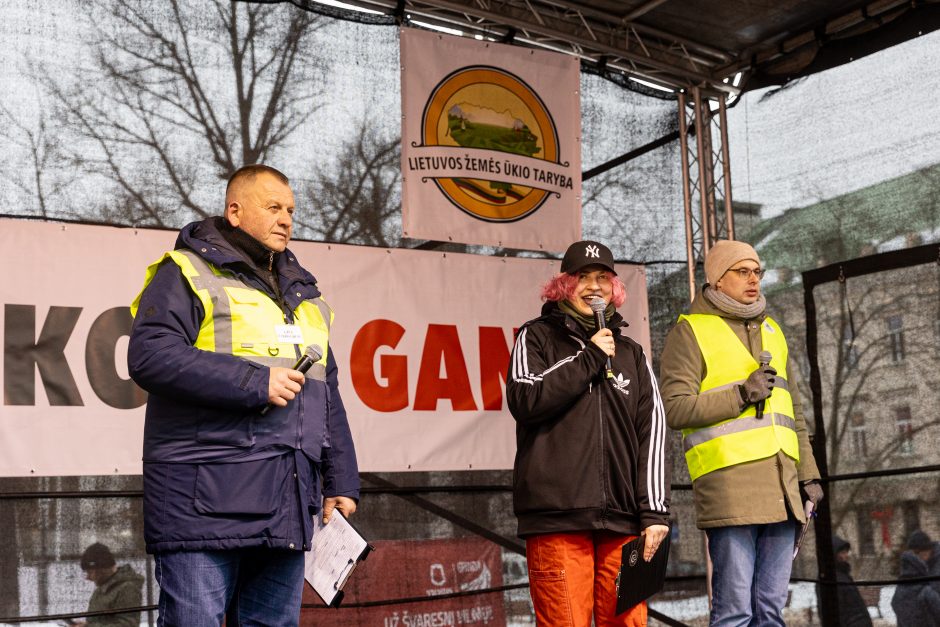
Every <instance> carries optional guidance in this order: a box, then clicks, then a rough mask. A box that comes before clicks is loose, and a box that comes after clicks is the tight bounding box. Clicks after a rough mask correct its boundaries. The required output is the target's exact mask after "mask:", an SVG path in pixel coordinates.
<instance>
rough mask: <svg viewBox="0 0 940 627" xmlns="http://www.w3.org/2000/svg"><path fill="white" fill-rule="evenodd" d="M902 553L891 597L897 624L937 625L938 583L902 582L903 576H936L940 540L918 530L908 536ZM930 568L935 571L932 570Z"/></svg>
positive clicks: (909, 626)
mask: <svg viewBox="0 0 940 627" xmlns="http://www.w3.org/2000/svg"><path fill="white" fill-rule="evenodd" d="M906 546H907V550H905V551H904V552H903V553H901V572H900V575H899V576H898V578H899V579H900V580H901V581H899V582H898V586H897V588H896V589H895V591H894V596H893V597H892V598H891V608H892V609H893V610H894V613H895V615H896V616H897V617H898V627H940V592H938V591H937V586H938V582H923V583H904V581H903V580H904V579H913V578H915V577H927V576H928V575H931V574H933V575H936V574H940V573H937V572H936V571H937V564H938V562H940V543H937V542H933V541H932V540H931V539H930V536H928V535H927V534H926V533H924V532H923V531H921V530H919V529H918V530H917V531H914V532H913V533H911V536H910V537H909V538H908V539H907V545H906ZM931 567H933V568H934V572H931Z"/></svg>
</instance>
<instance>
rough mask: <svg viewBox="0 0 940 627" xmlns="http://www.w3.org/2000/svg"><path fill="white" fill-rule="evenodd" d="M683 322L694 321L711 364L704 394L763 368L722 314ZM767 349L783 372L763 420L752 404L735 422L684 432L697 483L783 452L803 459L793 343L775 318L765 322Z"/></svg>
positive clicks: (690, 317)
mask: <svg viewBox="0 0 940 627" xmlns="http://www.w3.org/2000/svg"><path fill="white" fill-rule="evenodd" d="M679 320H685V321H686V322H688V323H689V326H690V327H691V328H692V332H693V333H694V334H695V339H696V340H697V341H698V346H699V349H700V350H701V351H702V357H703V358H704V360H705V369H706V374H705V378H704V379H703V380H702V382H701V384H700V385H699V394H705V393H707V392H711V391H714V390H720V389H724V388H729V387H732V386H735V385H738V384H740V383H744V381H746V380H747V377H748V376H749V375H750V374H751V372H753V371H754V370H755V369H756V368H757V367H758V365H759V364H758V363H757V360H755V359H754V357H753V356H752V355H751V353H750V352H749V351H748V349H747V348H746V347H745V346H744V344H743V343H742V342H741V340H740V339H738V336H737V335H735V333H734V331H733V330H732V329H731V327H730V326H728V323H727V322H725V321H724V320H723V319H722V318H721V317H720V316H715V315H710V314H689V315H683V316H679ZM761 345H762V347H763V350H765V351H768V352H770V355H771V361H770V365H771V366H773V367H774V368H776V370H777V375H776V377H775V384H774V389H773V393H772V394H771V395H770V396H769V397H768V398H767V400H766V401H765V402H764V413H763V416H762V417H761V418H759V419H758V418H757V415H756V414H757V411H756V408H755V406H754V405H753V404H751V405H748V406H747V407H746V408H745V409H744V411H743V412H741V413H740V414H739V415H738V416H735V417H734V418H729V419H728V420H722V421H721V422H718V423H715V424H713V425H709V426H707V427H702V428H698V429H683V430H682V444H683V447H684V449H685V461H686V463H687V464H688V466H689V475H690V476H691V477H692V481H695V480H696V479H698V478H699V477H701V476H702V475H704V474H707V473H709V472H712V471H714V470H718V469H720V468H727V467H728V466H734V465H736V464H743V463H745V462H750V461H754V460H758V459H764V458H766V457H770V456H771V455H775V454H776V453H777V451H781V450H782V451H783V452H784V453H785V454H786V455H788V456H790V457H792V458H793V459H794V460H796V461H799V460H800V446H799V442H798V440H797V437H796V421H795V420H794V418H793V399H792V397H791V396H790V390H789V387H788V383H787V380H786V373H787V341H786V338H785V337H784V336H783V331H782V330H781V329H780V326H779V325H778V324H777V323H776V322H775V321H774V320H773V319H771V318H765V319H764V322H763V323H761Z"/></svg>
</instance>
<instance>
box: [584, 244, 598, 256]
mask: <svg viewBox="0 0 940 627" xmlns="http://www.w3.org/2000/svg"><path fill="white" fill-rule="evenodd" d="M584 256H585V257H594V258H598V257H600V256H601V251H600V249H599V248H598V247H597V246H595V245H594V244H588V245H587V248H585V249H584Z"/></svg>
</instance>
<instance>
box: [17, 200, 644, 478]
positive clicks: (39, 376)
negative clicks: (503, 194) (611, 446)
mask: <svg viewBox="0 0 940 627" xmlns="http://www.w3.org/2000/svg"><path fill="white" fill-rule="evenodd" d="M175 241H176V232H171V231H158V230H136V229H130V228H123V229H122V228H114V227H102V226H84V225H74V224H60V223H51V222H35V221H27V220H9V219H0V264H2V267H3V268H5V269H6V270H5V271H4V278H3V281H2V283H0V305H2V307H0V329H2V332H3V337H2V345H3V359H2V363H0V380H2V382H3V405H2V406H0V476H29V475H101V474H114V473H119V474H138V473H140V472H141V466H140V457H141V437H142V436H141V434H142V429H143V416H144V408H143V404H144V402H145V401H146V395H145V394H144V393H143V392H142V391H141V390H140V389H139V388H137V386H136V385H135V384H134V383H133V382H132V381H131V380H130V379H129V378H128V374H127V363H126V361H127V359H126V355H127V334H128V332H129V330H130V322H131V319H130V313H129V310H128V306H129V304H130V302H131V300H132V299H133V298H134V296H136V294H137V293H138V291H139V290H140V287H141V284H142V282H143V278H144V269H145V268H146V267H147V265H148V264H150V263H151V262H153V261H154V260H156V259H157V258H158V257H159V256H160V255H161V254H162V253H163V252H164V251H166V250H169V249H171V248H172V247H173V244H174V242H175ZM291 250H292V251H293V252H294V253H295V254H296V255H297V257H298V258H299V259H300V261H301V263H302V264H303V265H304V266H305V267H306V268H307V269H309V270H310V271H311V272H312V273H313V274H314V275H315V276H316V277H317V279H318V281H319V285H320V289H321V291H322V292H323V295H324V298H325V299H326V301H327V302H328V303H329V304H330V305H331V306H332V307H333V309H334V310H335V311H336V321H335V323H334V326H333V336H332V337H331V342H330V349H331V350H333V351H334V355H335V356H336V360H337V363H338V366H339V372H340V388H341V392H342V396H343V401H344V403H345V405H346V410H347V413H348V414H349V422H350V425H351V426H352V431H353V437H354V438H355V441H356V449H357V452H358V455H359V463H360V468H361V469H362V470H363V471H376V472H379V471H400V470H466V469H499V468H511V467H512V461H513V456H514V453H515V431H514V424H513V420H512V417H511V416H510V415H509V412H508V411H507V409H506V400H505V376H506V371H507V367H508V362H509V351H510V350H511V348H512V339H513V329H514V328H517V327H518V326H520V325H521V324H522V323H523V322H525V321H526V320H529V319H531V318H534V317H536V316H537V315H538V313H539V309H540V306H541V303H540V301H539V290H540V286H541V285H542V284H544V283H545V282H546V281H547V280H548V279H549V278H551V276H552V275H553V274H554V273H555V272H557V271H558V262H557V261H548V260H533V259H517V258H501V257H484V256H479V255H461V254H450V253H448V254H442V253H435V252H428V251H415V250H401V249H392V250H386V249H381V248H367V247H362V246H344V245H335V244H333V245H331V244H320V243H312V242H292V243H291ZM617 271H618V273H619V275H620V277H621V278H622V279H623V281H624V283H625V284H626V286H627V294H628V299H627V303H626V304H625V305H624V306H623V307H622V308H621V314H623V315H624V317H625V318H626V319H627V321H628V322H629V323H630V327H629V332H630V333H631V334H632V336H633V337H634V339H636V340H637V341H639V342H640V343H641V344H642V345H643V346H644V347H645V348H646V350H647V352H648V351H649V325H648V322H647V316H648V308H647V299H646V273H645V270H644V268H643V267H642V266H622V267H618V268H617Z"/></svg>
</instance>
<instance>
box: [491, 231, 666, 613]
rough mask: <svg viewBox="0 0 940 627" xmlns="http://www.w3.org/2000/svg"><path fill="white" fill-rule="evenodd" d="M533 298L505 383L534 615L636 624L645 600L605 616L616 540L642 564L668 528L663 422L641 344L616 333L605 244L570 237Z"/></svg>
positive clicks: (613, 594)
mask: <svg viewBox="0 0 940 627" xmlns="http://www.w3.org/2000/svg"><path fill="white" fill-rule="evenodd" d="M542 299H543V300H545V301H546V302H545V304H544V305H543V307H542V315H541V316H539V317H538V318H536V319H534V320H530V321H529V322H527V323H525V324H524V325H522V327H521V328H520V329H519V333H518V335H517V337H516V342H515V345H514V346H513V350H512V360H511V364H510V372H509V377H508V381H507V383H506V395H507V398H508V402H509V410H510V411H511V412H512V415H513V418H515V420H516V460H515V465H514V469H513V484H514V485H513V509H514V510H515V513H516V517H517V519H518V523H519V528H518V533H519V536H520V537H522V538H524V539H525V541H526V555H527V560H528V569H529V590H530V593H531V595H532V602H533V605H534V607H535V615H536V622H537V623H538V624H539V625H559V626H560V625H590V624H591V619H592V617H593V620H594V624H595V625H597V626H598V627H601V626H605V625H629V626H633V627H639V626H641V625H646V604H645V603H641V604H640V605H637V606H635V607H633V608H631V609H630V610H628V611H626V612H624V613H622V614H620V615H617V614H616V605H617V587H616V583H615V580H616V577H617V573H618V571H619V569H620V556H621V549H622V547H623V545H624V544H626V543H627V542H629V541H630V540H632V539H633V538H635V537H636V536H637V535H639V534H640V533H643V534H644V535H645V540H644V554H643V558H644V559H645V560H647V561H649V560H650V559H652V557H653V554H654V553H655V552H656V550H657V549H658V548H659V545H660V543H661V542H662V541H663V539H664V538H665V537H666V535H667V534H668V533H669V527H668V520H669V466H668V459H667V456H666V450H665V443H666V423H665V415H664V412H663V406H662V401H661V399H660V397H659V391H658V389H657V386H656V379H655V377H654V376H653V372H652V370H651V369H650V366H649V363H648V361H647V359H646V356H645V355H644V353H643V349H642V348H641V347H640V345H639V344H637V343H636V342H634V341H633V340H632V339H630V338H628V337H627V336H626V335H625V334H624V333H623V328H624V327H625V326H626V323H625V322H624V321H623V318H622V317H621V316H620V314H619V313H617V307H619V306H620V305H622V304H623V302H624V300H625V299H626V292H625V290H624V286H623V283H622V282H621V280H620V279H619V278H618V277H617V272H616V270H615V268H614V258H613V254H612V253H611V252H610V249H608V248H607V247H606V246H604V245H603V244H601V243H599V242H594V241H581V242H575V243H574V244H572V245H571V246H570V247H568V250H567V252H566V253H565V256H564V259H563V260H562V263H561V272H560V273H559V274H557V275H556V276H555V277H554V278H552V279H551V280H550V281H549V282H548V283H547V284H546V285H545V286H544V287H543V289H542ZM592 305H594V308H592ZM595 311H597V314H595ZM601 316H603V324H598V322H599V320H598V318H600V317H601Z"/></svg>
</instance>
